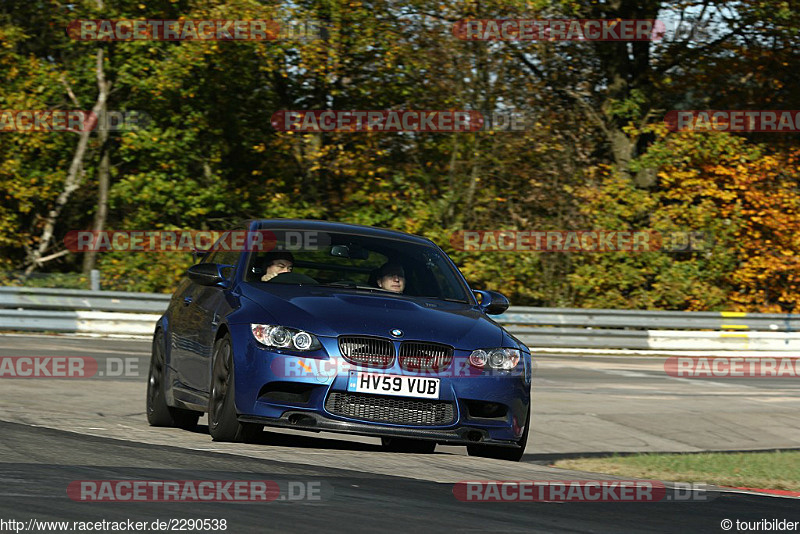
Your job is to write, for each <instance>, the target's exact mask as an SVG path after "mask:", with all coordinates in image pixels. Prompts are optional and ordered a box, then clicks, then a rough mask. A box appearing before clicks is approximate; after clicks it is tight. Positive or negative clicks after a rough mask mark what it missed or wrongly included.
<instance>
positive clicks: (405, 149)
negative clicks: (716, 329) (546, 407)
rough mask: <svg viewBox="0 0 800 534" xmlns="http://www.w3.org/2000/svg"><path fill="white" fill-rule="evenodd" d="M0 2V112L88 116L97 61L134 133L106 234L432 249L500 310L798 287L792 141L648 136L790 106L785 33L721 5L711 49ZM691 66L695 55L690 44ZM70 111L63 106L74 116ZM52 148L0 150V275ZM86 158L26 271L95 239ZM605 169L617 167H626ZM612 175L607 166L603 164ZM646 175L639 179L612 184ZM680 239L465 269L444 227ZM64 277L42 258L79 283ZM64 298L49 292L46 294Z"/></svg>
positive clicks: (780, 292) (11, 138) (260, 8)
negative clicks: (295, 35) (347, 231)
mask: <svg viewBox="0 0 800 534" xmlns="http://www.w3.org/2000/svg"><path fill="white" fill-rule="evenodd" d="M104 4H105V5H104V6H103V7H102V9H101V8H100V7H98V3H97V2H95V1H94V0H80V1H77V2H72V3H69V4H57V3H52V2H50V1H49V0H31V1H29V2H7V3H3V4H0V79H3V81H4V83H3V84H2V86H0V109H74V108H76V107H77V108H82V109H91V107H92V106H93V104H94V102H95V99H96V96H97V83H96V79H95V60H96V55H97V52H98V50H102V51H103V54H104V58H105V60H104V63H103V66H104V70H105V72H106V76H107V77H108V78H109V80H110V81H111V82H112V84H113V85H112V93H111V96H110V101H109V103H108V106H109V109H112V110H137V111H141V112H144V113H146V114H147V115H149V117H151V118H152V121H151V122H150V124H148V125H147V126H146V128H144V129H142V130H138V131H122V132H111V135H110V138H109V145H108V148H109V151H110V157H111V166H112V170H111V191H110V198H109V216H108V219H107V221H106V229H116V230H173V229H196V230H199V229H210V230H222V229H226V228H228V227H229V226H230V225H231V224H234V223H236V222H238V221H241V220H243V219H248V218H313V219H327V220H337V221H344V222H351V223H357V224H365V225H374V226H379V227H385V228H394V229H398V230H402V231H406V232H410V233H414V234H420V235H424V236H427V237H429V238H431V239H433V240H434V241H435V242H437V243H438V244H440V245H441V246H442V247H443V248H444V249H445V250H446V251H447V252H448V253H449V254H451V256H452V257H453V259H454V260H455V261H456V262H457V263H458V264H459V266H460V267H461V268H462V270H463V272H464V273H465V275H466V276H467V278H468V279H469V280H470V282H471V284H473V286H474V287H476V288H486V289H495V290H499V291H503V292H505V293H507V294H508V295H509V297H510V298H511V300H512V303H513V304H529V305H541V306H583V307H603V308H663V309H695V310H700V309H725V308H730V307H739V308H742V309H748V310H770V311H775V310H778V311H779V310H783V309H790V308H791V307H792V306H794V305H795V304H796V303H797V299H798V297H797V296H796V295H800V291H797V289H798V282H800V280H798V279H797V276H798V275H796V274H795V273H798V272H800V269H798V265H797V263H796V260H795V257H796V251H797V250H798V246H800V243H798V242H797V241H796V238H795V237H794V236H796V235H800V232H797V231H796V230H798V228H797V224H798V216H797V213H798V206H797V201H796V199H797V198H798V195H797V194H796V193H797V183H798V176H797V171H796V168H797V163H796V162H797V146H798V139H797V137H796V136H791V135H783V136H780V137H779V136H777V134H769V135H772V137H769V138H767V137H764V135H767V134H763V135H758V134H751V135H747V136H741V135H739V136H736V135H728V134H722V135H718V134H715V135H711V134H706V133H695V134H674V133H668V132H666V130H665V127H664V125H663V123H662V117H663V114H664V112H665V110H669V109H692V108H695V109H699V108H714V107H718V108H721V109H728V108H749V109H765V108H770V109H780V108H782V109H798V108H800V101H798V100H797V94H798V93H797V91H790V90H789V88H791V87H795V86H796V85H797V84H796V79H795V78H796V75H795V74H794V73H796V72H798V69H797V67H798V63H797V61H798V60H797V56H796V54H795V53H794V50H796V49H797V44H798V43H797V42H796V41H797V35H798V34H797V31H796V29H797V27H798V26H800V24H798V20H799V17H798V15H797V14H796V13H794V14H793V12H792V11H791V10H789V9H788V7H787V5H784V4H781V5H780V6H778V8H776V7H775V6H774V5H772V4H769V3H765V2H748V3H730V2H722V4H720V6H719V7H725V8H731V9H735V10H736V11H737V13H738V14H739V16H740V19H741V20H740V21H733V22H732V23H731V24H739V26H740V27H738V28H736V29H737V32H734V34H733V35H732V36H730V37H728V38H726V39H722V40H721V41H720V42H712V38H709V37H706V38H704V39H705V41H701V42H699V43H693V44H692V45H691V46H688V45H687V44H686V43H683V42H680V40H677V41H676V40H669V39H667V40H665V41H663V42H660V43H650V44H648V43H636V44H633V45H630V46H629V45H627V44H621V43H604V42H595V43H579V42H573V43H559V42H552V41H542V42H526V43H497V42H470V41H462V40H459V39H456V38H454V36H453V35H452V32H451V30H452V22H453V21H456V20H463V19H469V18H495V19H496V18H514V17H527V18H566V17H578V18H609V19H615V18H623V19H625V18H659V17H660V16H661V15H662V14H664V13H665V12H666V11H665V10H672V12H674V13H679V12H680V11H681V10H688V11H687V13H689V14H692V13H693V12H692V9H691V8H690V7H687V6H688V5H687V4H686V3H685V2H666V3H656V2H634V1H633V0H623V1H621V2H616V3H612V4H602V3H601V4H598V3H596V2H586V1H582V0H559V1H557V2H556V1H546V0H535V1H525V0H514V1H511V2H508V1H504V2H499V1H494V0H492V1H490V2H482V3H474V2H468V3H456V4H442V3H440V2H431V1H430V0H401V1H399V2H398V1H389V0H375V1H371V2H362V1H360V0H355V1H348V2H344V3H342V2H339V3H337V2H320V1H316V0H303V1H301V2H293V3H279V4H275V3H273V4H269V5H267V4H264V3H263V2H260V1H257V0H219V1H216V0H215V1H206V0H181V1H174V0H154V1H148V2H140V1H136V2H133V1H127V0H123V1H120V2H114V3H111V2H105V3H104ZM81 18H83V19H98V18H109V19H114V18H126V19H137V18H149V19H161V18H163V19H175V18H186V19H203V18H205V19H255V18H275V19H291V20H294V21H307V20H315V21H321V22H324V23H325V24H326V25H327V27H329V29H330V31H329V33H328V35H327V37H326V38H325V39H310V40H279V41H271V42H255V41H246V42H146V41H134V42H101V43H97V42H81V41H74V40H71V39H69V37H68V36H67V35H66V32H64V31H63V29H64V27H65V26H66V24H68V23H69V22H70V21H72V20H75V19H81ZM706 45H707V46H706ZM70 92H71V93H72V94H73V95H74V98H75V100H77V104H76V103H75V102H73V101H72V98H73V97H72V96H71V95H70ZM295 109H338V110H375V109H418V110H423V109H428V110H434V109H474V110H483V111H487V112H492V111H496V110H500V109H512V110H516V111H517V112H521V113H524V114H525V115H526V117H527V118H528V122H527V124H528V128H527V129H526V130H525V131H522V132H490V131H484V132H477V133H458V134H441V133H438V134H426V133H415V134H409V133H403V134H396V133H379V132H324V133H293V132H282V131H278V130H276V129H275V128H273V126H272V125H271V123H270V119H271V117H272V115H273V113H274V112H276V111H279V110H295ZM76 143H77V136H76V135H75V134H56V133H52V134H48V133H13V132H0V251H2V253H0V268H2V269H23V268H25V267H26V266H27V257H28V254H29V252H30V250H31V248H32V247H33V246H35V245H37V243H38V239H39V238H40V236H41V233H42V229H43V227H44V222H45V219H46V217H47V216H48V213H49V211H50V210H51V209H53V206H54V204H55V202H56V199H57V197H58V196H59V195H60V194H61V193H62V192H63V190H64V182H65V179H66V176H67V169H68V168H69V164H70V161H71V159H72V156H73V154H74V151H75V147H76ZM100 153H101V147H100V146H99V140H98V136H96V135H92V136H91V138H90V143H89V147H88V150H87V154H86V158H85V160H84V163H83V169H82V173H81V175H80V176H81V183H80V187H79V188H78V189H77V190H76V191H74V192H72V194H71V196H70V198H69V200H68V203H67V205H66V207H65V209H64V211H63V212H62V213H61V215H60V216H59V218H58V221H57V223H56V230H55V232H56V235H55V236H54V239H53V241H52V242H51V243H50V244H49V247H48V249H47V251H46V252H45V255H48V254H56V253H58V252H60V251H62V250H63V249H64V242H63V239H64V236H65V235H66V234H67V232H69V231H70V230H77V229H86V228H89V227H90V226H91V225H92V221H93V217H94V213H95V211H96V209H97V193H96V190H97V183H96V172H97V166H98V163H99V157H100ZM627 156H630V157H629V158H628V157H627ZM626 166H627V167H626ZM637 172H641V173H643V174H644V173H646V172H651V173H652V174H653V175H654V176H655V177H656V179H655V181H654V183H652V184H645V185H644V186H643V185H642V184H641V183H639V182H637V181H636V180H633V179H632V177H633V176H635V175H636V173H637ZM501 229H508V230H522V231H543V230H615V231H652V232H656V233H659V234H662V235H668V234H670V233H673V232H702V233H703V234H704V235H706V236H708V237H709V238H710V239H711V241H710V243H708V244H706V246H705V247H704V248H703V249H702V250H698V251H693V252H685V251H684V252H668V251H663V250H656V251H650V252H642V253H623V252H616V253H599V252H595V253H577V252H572V253H559V252H524V251H523V252H491V251H484V252H466V251H461V250H458V249H457V248H454V246H453V244H452V243H450V238H451V236H452V235H453V233H454V232H457V231H460V230H501ZM97 261H98V268H99V269H101V271H102V272H103V283H104V287H105V288H108V289H112V288H113V289H124V290H136V291H139V290H141V291H170V290H171V289H172V288H173V287H174V286H175V284H176V282H177V280H178V279H179V278H180V276H181V275H182V273H183V272H184V270H185V269H186V267H188V266H189V265H190V264H191V262H192V258H191V256H189V255H187V254H184V253H155V252H153V253H123V252H116V253H102V254H100V255H99V257H98V260H97ZM81 262H82V256H81V255H80V254H67V255H63V256H58V257H57V259H53V260H50V261H48V262H46V263H45V264H44V265H43V266H42V267H40V268H39V270H41V271H44V272H48V273H63V274H65V275H66V274H69V273H75V272H78V271H80V268H81ZM65 283H67V282H65Z"/></svg>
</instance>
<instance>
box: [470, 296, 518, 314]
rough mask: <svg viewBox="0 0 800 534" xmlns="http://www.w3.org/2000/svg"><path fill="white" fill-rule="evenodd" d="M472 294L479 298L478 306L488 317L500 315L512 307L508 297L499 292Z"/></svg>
mask: <svg viewBox="0 0 800 534" xmlns="http://www.w3.org/2000/svg"><path fill="white" fill-rule="evenodd" d="M472 293H474V294H475V296H476V297H477V298H478V301H479V304H478V306H479V307H480V308H481V310H483V313H485V314H487V315H500V314H501V313H503V312H504V311H506V310H507V309H508V307H509V306H510V303H509V302H508V299H507V298H506V296H505V295H503V294H502V293H498V292H497V291H480V290H475V291H473V292H472Z"/></svg>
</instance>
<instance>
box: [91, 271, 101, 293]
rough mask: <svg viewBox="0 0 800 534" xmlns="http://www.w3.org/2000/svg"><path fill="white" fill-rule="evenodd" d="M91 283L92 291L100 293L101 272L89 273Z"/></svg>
mask: <svg viewBox="0 0 800 534" xmlns="http://www.w3.org/2000/svg"><path fill="white" fill-rule="evenodd" d="M89 283H90V284H91V288H92V291H100V271H98V270H97V269H92V270H91V272H90V273H89Z"/></svg>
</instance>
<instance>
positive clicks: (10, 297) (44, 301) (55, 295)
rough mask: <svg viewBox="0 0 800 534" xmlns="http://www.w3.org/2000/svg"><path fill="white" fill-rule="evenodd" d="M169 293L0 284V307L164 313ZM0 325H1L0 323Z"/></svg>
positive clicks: (1, 326) (169, 296)
mask: <svg viewBox="0 0 800 534" xmlns="http://www.w3.org/2000/svg"><path fill="white" fill-rule="evenodd" d="M170 298H172V296H171V295H163V294H159V293H129V292H125V291H88V290H82V289H49V288H40V287H0V308H22V309H27V310H59V309H62V310H94V311H114V312H134V313H159V314H161V313H163V312H164V310H166V309H167V306H168V305H169V301H170ZM0 328H3V324H2V323H0Z"/></svg>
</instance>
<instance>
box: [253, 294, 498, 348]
mask: <svg viewBox="0 0 800 534" xmlns="http://www.w3.org/2000/svg"><path fill="white" fill-rule="evenodd" d="M241 288H242V296H243V297H245V298H247V299H249V300H251V301H253V302H254V303H256V304H258V306H259V308H261V309H262V310H263V312H264V314H263V315H262V314H261V313H260V312H256V313H255V314H256V315H259V317H248V319H247V320H248V321H249V322H254V323H255V322H264V323H273V324H275V323H277V324H282V325H284V326H288V327H292V328H299V329H303V330H307V331H309V332H312V333H314V334H316V335H318V336H329V337H335V336H339V335H342V334H345V335H346V334H361V335H371V336H380V337H391V334H390V332H391V331H392V330H394V329H399V330H402V331H403V336H402V339H407V340H425V341H436V342H439V343H446V344H449V345H452V346H454V347H455V348H460V349H465V350H472V349H475V348H489V347H497V346H501V344H502V343H503V340H504V339H506V338H507V334H506V333H505V331H504V330H503V329H502V328H501V327H500V326H499V325H497V324H496V323H495V322H494V321H492V320H491V319H489V318H487V317H486V316H485V315H484V314H483V313H481V312H480V311H478V310H476V309H474V308H472V307H470V306H469V305H468V304H464V303H459V302H448V301H441V300H436V299H423V298H412V297H402V296H384V295H381V294H373V293H369V292H359V291H353V290H342V289H341V288H325V287H315V286H295V285H286V286H283V285H277V284H275V285H274V286H270V288H269V289H265V288H263V289H262V288H260V287H257V286H256V285H255V284H242V286H241ZM249 315H250V314H248V316H249Z"/></svg>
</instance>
